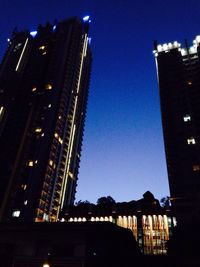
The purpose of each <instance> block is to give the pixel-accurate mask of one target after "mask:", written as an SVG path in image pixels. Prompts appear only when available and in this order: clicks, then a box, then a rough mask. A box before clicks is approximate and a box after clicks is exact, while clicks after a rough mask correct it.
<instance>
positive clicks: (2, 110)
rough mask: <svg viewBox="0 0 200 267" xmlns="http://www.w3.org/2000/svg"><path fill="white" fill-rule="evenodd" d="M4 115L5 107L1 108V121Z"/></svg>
mask: <svg viewBox="0 0 200 267" xmlns="http://www.w3.org/2000/svg"><path fill="white" fill-rule="evenodd" d="M3 113H4V107H0V121H1V119H2V117H3Z"/></svg>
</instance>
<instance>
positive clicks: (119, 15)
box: [0, 0, 200, 203]
mask: <svg viewBox="0 0 200 267" xmlns="http://www.w3.org/2000/svg"><path fill="white" fill-rule="evenodd" d="M88 14H89V15H91V19H92V23H91V28H90V35H91V37H92V44H91V45H92V50H93V67H92V76H91V86H90V95H89V102H88V112H87V118H86V125H85V135H84V142H83V151H82V159H81V166H80V174H79V181H78V187H77V195H76V200H77V201H78V200H80V199H81V200H89V201H91V202H94V203H95V202H96V200H97V199H98V198H99V197H101V196H107V195H111V196H112V197H113V198H114V199H115V200H116V201H130V200H132V199H139V198H141V197H142V194H143V193H144V192H145V191H147V190H150V191H151V192H152V193H153V194H154V195H155V197H156V198H158V199H160V198H161V197H163V196H166V195H169V188H168V180H167V171H166V164H165V155H164V145H163V137H162V128H161V118H160V107H159V96H158V86H157V78H156V68H155V61H154V57H153V54H152V50H153V40H155V39H157V40H158V42H160V43H165V42H170V41H178V42H181V43H183V42H184V39H185V38H187V39H188V41H189V43H192V40H193V39H194V38H195V36H196V35H198V34H200V1H199V0H182V1H180V0H168V1H161V0H93V1H92V0H65V1H64V0H57V1H52V0H43V1H41V0H29V1H27V0H18V1H14V0H9V1H2V3H1V14H0V57H1V58H2V55H3V53H4V51H5V48H6V45H7V43H6V39H7V38H9V37H10V35H11V32H12V30H13V28H14V27H15V26H17V28H18V30H23V29H30V30H34V29H36V28H37V26H38V24H39V23H41V24H45V23H46V21H49V22H52V23H53V21H54V19H57V20H61V19H64V18H67V17H69V16H79V17H83V16H85V15H88Z"/></svg>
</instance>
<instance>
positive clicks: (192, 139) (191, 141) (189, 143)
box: [187, 137, 196, 145]
mask: <svg viewBox="0 0 200 267" xmlns="http://www.w3.org/2000/svg"><path fill="white" fill-rule="evenodd" d="M187 143H188V145H194V144H196V141H195V139H194V137H190V138H188V139H187Z"/></svg>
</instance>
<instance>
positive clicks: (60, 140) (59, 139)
mask: <svg viewBox="0 0 200 267" xmlns="http://www.w3.org/2000/svg"><path fill="white" fill-rule="evenodd" d="M58 141H59V143H60V144H61V145H62V143H63V140H62V139H61V138H60V137H59V138H58Z"/></svg>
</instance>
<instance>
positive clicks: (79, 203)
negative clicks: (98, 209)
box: [75, 200, 90, 206]
mask: <svg viewBox="0 0 200 267" xmlns="http://www.w3.org/2000/svg"><path fill="white" fill-rule="evenodd" d="M88 204H90V201H88V200H84V201H83V200H79V201H78V202H76V203H75V206H84V205H88Z"/></svg>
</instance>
